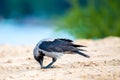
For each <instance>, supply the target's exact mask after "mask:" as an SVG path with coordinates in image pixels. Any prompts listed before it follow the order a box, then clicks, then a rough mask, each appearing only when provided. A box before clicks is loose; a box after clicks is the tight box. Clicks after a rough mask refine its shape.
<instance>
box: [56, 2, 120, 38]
mask: <svg viewBox="0 0 120 80" xmlns="http://www.w3.org/2000/svg"><path fill="white" fill-rule="evenodd" d="M70 2H71V4H72V8H71V9H70V10H69V11H68V12H67V13H66V15H64V17H63V18H60V20H59V23H57V25H58V26H60V27H59V29H60V30H63V29H64V30H66V31H68V32H69V33H71V34H72V35H74V36H75V37H76V38H93V39H96V38H104V37H106V36H120V9H119V8H120V4H119V3H120V0H70ZM81 3H82V4H81Z"/></svg>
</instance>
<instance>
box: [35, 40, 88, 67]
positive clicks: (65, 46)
mask: <svg viewBox="0 0 120 80" xmlns="http://www.w3.org/2000/svg"><path fill="white" fill-rule="evenodd" d="M78 47H85V46H83V45H78V44H74V43H73V41H72V40H70V39H53V40H42V41H40V42H39V43H38V44H37V45H36V47H35V48H34V51H33V53H34V57H35V59H36V60H37V61H38V62H39V63H40V65H41V68H43V59H44V56H48V57H52V58H53V61H52V62H51V63H50V64H48V65H47V66H46V67H44V68H49V67H51V65H52V64H53V63H54V62H55V61H56V60H57V58H58V57H60V56H61V55H62V54H64V53H65V52H68V51H69V52H73V53H77V54H80V55H82V56H84V57H87V58H89V57H90V56H88V55H86V54H84V53H83V52H81V51H85V50H83V49H79V48H78Z"/></svg>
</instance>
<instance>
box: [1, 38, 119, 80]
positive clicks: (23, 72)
mask: <svg viewBox="0 0 120 80" xmlns="http://www.w3.org/2000/svg"><path fill="white" fill-rule="evenodd" d="M75 43H78V44H83V45H86V46H88V47H85V48H84V49H86V50H87V51H86V52H85V53H86V54H88V55H90V56H91V58H89V59H88V58H85V57H82V56H80V55H78V54H65V55H63V56H62V57H61V58H60V59H59V60H57V62H56V63H55V64H54V66H53V68H50V69H40V65H39V64H38V63H37V62H36V61H35V60H34V58H33V53H32V51H33V48H34V46H35V45H33V46H32V45H31V46H29V45H28V46H15V45H14V46H12V45H0V80H120V38H118V37H107V38H104V39H100V40H85V39H79V40H76V41H75ZM50 61H51V58H48V57H45V61H44V65H47V64H48V63H49V62H50Z"/></svg>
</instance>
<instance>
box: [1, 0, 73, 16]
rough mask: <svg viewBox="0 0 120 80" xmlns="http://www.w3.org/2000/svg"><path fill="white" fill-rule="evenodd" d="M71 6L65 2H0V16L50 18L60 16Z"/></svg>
mask: <svg viewBox="0 0 120 80" xmlns="http://www.w3.org/2000/svg"><path fill="white" fill-rule="evenodd" d="M70 7H71V4H70V3H69V2H68V1H67V0H0V16H2V17H4V18H16V17H26V16H35V17H50V16H53V15H61V14H63V13H64V12H65V11H66V10H67V9H69V8H70Z"/></svg>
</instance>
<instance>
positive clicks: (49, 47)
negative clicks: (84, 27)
mask: <svg viewBox="0 0 120 80" xmlns="http://www.w3.org/2000/svg"><path fill="white" fill-rule="evenodd" d="M71 44H72V43H71V42H68V41H64V40H61V39H55V40H54V41H44V42H42V44H40V45H39V48H40V49H42V50H45V51H48V52H65V51H75V50H76V49H77V48H75V47H74V46H70V45H71Z"/></svg>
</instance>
